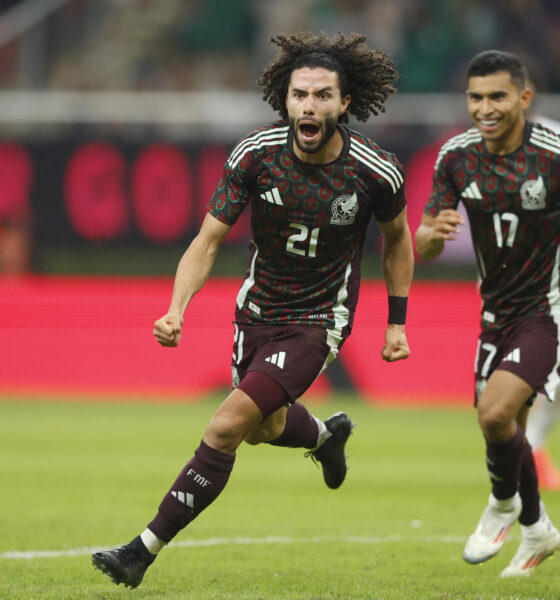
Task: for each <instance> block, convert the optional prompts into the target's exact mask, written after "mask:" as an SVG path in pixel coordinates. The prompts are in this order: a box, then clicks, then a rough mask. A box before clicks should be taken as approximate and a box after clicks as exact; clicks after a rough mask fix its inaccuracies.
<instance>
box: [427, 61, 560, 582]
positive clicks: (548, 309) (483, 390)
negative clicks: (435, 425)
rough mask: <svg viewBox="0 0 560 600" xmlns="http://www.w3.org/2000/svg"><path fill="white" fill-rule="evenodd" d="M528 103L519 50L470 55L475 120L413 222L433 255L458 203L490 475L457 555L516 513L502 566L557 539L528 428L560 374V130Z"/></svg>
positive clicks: (489, 550) (510, 569)
mask: <svg viewBox="0 0 560 600" xmlns="http://www.w3.org/2000/svg"><path fill="white" fill-rule="evenodd" d="M530 102H531V90H530V89H529V88H528V87H527V86H526V85H525V76H524V68H523V66H522V64H521V63H520V61H519V59H518V57H516V56H515V55H512V54H509V53H506V52H501V51H495V50H489V51H487V52H483V53H481V54H478V55H477V56H475V57H474V58H473V59H472V61H471V62H470V65H469V69H468V89H467V105H468V110H469V113H470V115H471V117H472V119H473V121H474V124H475V127H474V128H473V129H469V130H468V131H466V132H465V133H463V134H461V135H458V136H455V137H453V138H452V139H450V140H449V141H448V142H447V143H445V144H444V145H443V147H442V148H441V151H440V153H439V156H438V159H437V161H436V165H435V174H434V183H433V188H432V193H431V196H430V198H429V200H428V203H427V205H426V209H425V213H424V215H423V217H422V222H421V225H420V227H419V228H418V230H417V232H416V247H417V250H418V252H419V254H420V255H421V256H422V257H423V258H425V259H431V258H434V257H435V256H437V255H438V254H439V253H440V252H441V251H442V250H443V247H444V245H445V243H446V242H451V241H453V240H454V239H455V238H456V236H457V235H459V234H460V231H461V224H462V223H463V218H462V216H461V214H460V213H459V212H457V210H456V209H457V205H458V203H459V201H461V202H463V204H464V206H465V209H466V211H467V214H468V219H469V223H470V228H471V233H472V239H473V244H474V247H475V251H476V257H477V265H478V272H479V277H480V293H481V296H482V315H481V329H482V331H481V334H480V337H479V343H478V352H477V356H476V365H475V370H476V373H475V376H476V390H475V404H476V407H477V411H478V421H479V424H480V428H481V430H482V434H483V436H484V439H485V441H486V464H487V468H488V473H489V476H490V481H491V485H492V492H491V494H490V499H489V502H488V506H487V507H486V509H485V510H484V512H483V513H482V517H481V518H480V521H479V523H478V525H477V526H476V529H475V530H474V533H473V534H472V535H471V536H470V537H469V539H468V541H467V544H466V546H465V548H464V550H463V558H464V559H465V560H466V561H467V562H468V563H472V564H477V563H481V562H484V561H486V560H488V559H489V558H492V557H493V556H495V555H496V554H497V553H498V552H499V551H500V549H501V547H502V545H503V543H504V540H505V539H506V536H507V534H508V532H509V530H510V528H511V527H512V525H513V524H514V523H515V521H516V520H517V519H519V522H520V524H521V545H520V546H519V549H518V551H517V553H516V554H515V556H514V557H513V559H512V560H511V562H510V563H509V565H508V566H507V567H506V568H505V569H504V570H503V571H502V577H511V576H517V575H531V574H532V573H533V571H534V570H535V568H536V566H537V565H538V564H539V563H540V562H541V561H542V560H543V559H544V558H546V557H547V556H549V555H551V554H552V553H553V552H554V551H555V550H557V549H558V548H560V532H558V531H557V530H556V528H555V527H554V526H553V525H552V523H551V521H550V519H549V517H548V516H547V514H546V512H545V508H544V505H543V503H542V501H541V500H540V497H539V491H538V481H537V474H536V471H535V464H534V462H533V456H532V452H531V446H530V445H529V443H528V442H527V440H526V438H525V433H524V430H525V424H526V419H527V414H528V410H529V407H530V405H531V403H532V401H533V399H534V398H535V395H536V393H537V392H543V393H545V394H546V395H547V396H548V398H550V399H553V398H554V391H555V389H556V387H557V385H558V382H559V378H560V364H559V357H560V354H559V353H558V337H559V336H558V333H559V332H558V328H559V324H560V288H559V286H560V249H559V240H560V138H559V137H558V135H556V134H554V133H553V132H552V131H550V130H548V129H546V128H544V127H542V126H541V125H539V124H538V123H532V122H530V121H527V120H526V119H525V116H524V111H525V110H526V109H527V108H528V107H529V104H530Z"/></svg>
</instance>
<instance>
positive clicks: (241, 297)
mask: <svg viewBox="0 0 560 600" xmlns="http://www.w3.org/2000/svg"><path fill="white" fill-rule="evenodd" d="M253 244H255V243H254V242H253ZM258 253H259V249H258V248H257V245H256V244H255V255H254V256H253V260H252V261H251V266H250V268H249V275H248V276H247V279H245V281H244V282H243V284H242V286H241V287H240V288H239V293H238V294H237V301H236V302H237V307H238V308H239V309H242V308H243V304H244V303H245V299H246V298H247V294H248V293H249V290H250V289H251V288H252V287H253V286H254V285H255V263H256V262H257V255H258Z"/></svg>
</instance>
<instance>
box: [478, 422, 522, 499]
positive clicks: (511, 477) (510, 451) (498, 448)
mask: <svg viewBox="0 0 560 600" xmlns="http://www.w3.org/2000/svg"><path fill="white" fill-rule="evenodd" d="M524 437H525V436H524V434H523V430H522V429H521V427H519V425H518V426H517V430H516V432H515V434H514V436H513V437H511V438H510V439H509V440H506V441H505V442H490V441H488V440H486V466H487V467H488V474H489V475H490V481H491V482H492V493H493V494H494V497H495V498H496V499H498V500H506V499H507V498H511V497H512V496H515V493H516V492H517V489H518V487H519V479H520V477H521V461H522V455H523V444H524Z"/></svg>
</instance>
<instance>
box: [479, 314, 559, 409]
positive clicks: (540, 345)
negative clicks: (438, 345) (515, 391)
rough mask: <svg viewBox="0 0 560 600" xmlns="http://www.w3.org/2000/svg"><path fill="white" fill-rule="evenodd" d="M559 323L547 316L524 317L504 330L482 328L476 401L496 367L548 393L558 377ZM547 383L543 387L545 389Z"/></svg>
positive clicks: (538, 390) (539, 390)
mask: <svg viewBox="0 0 560 600" xmlns="http://www.w3.org/2000/svg"><path fill="white" fill-rule="evenodd" d="M558 368H559V365H558V327H557V325H556V323H555V322H554V321H553V319H552V318H550V317H536V318H534V319H523V320H522V321H519V322H517V323H515V324H514V325H512V326H511V327H508V328H506V329H505V330H503V331H498V332H494V331H490V332H482V333H481V334H480V337H479V339H478V349H477V353H476V360H475V383H476V387H475V404H476V402H477V401H478V396H479V395H480V393H481V392H482V390H483V389H484V386H485V385H486V381H487V380H488V379H489V377H490V376H491V375H492V373H493V372H494V371H496V370H501V371H509V372H510V373H514V374H515V375H517V376H518V377H520V378H521V379H523V381H525V382H526V383H528V384H529V385H530V386H531V387H532V388H533V390H534V391H535V393H536V392H544V393H547V394H548V395H549V396H550V397H553V396H552V395H551V391H552V390H553V388H554V387H555V386H553V385H551V383H552V381H553V380H554V381H556V382H557V381H558V375H559V371H558ZM545 386H546V389H545Z"/></svg>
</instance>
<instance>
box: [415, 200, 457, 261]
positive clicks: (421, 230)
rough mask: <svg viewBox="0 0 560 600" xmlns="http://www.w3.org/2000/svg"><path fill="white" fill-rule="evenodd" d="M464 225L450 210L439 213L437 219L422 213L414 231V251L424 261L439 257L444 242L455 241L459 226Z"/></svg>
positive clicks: (455, 212)
mask: <svg viewBox="0 0 560 600" xmlns="http://www.w3.org/2000/svg"><path fill="white" fill-rule="evenodd" d="M464 223H465V220H464V219H463V217H462V215H461V214H460V213H459V212H457V211H456V210H454V209H452V208H446V209H444V210H442V211H440V212H439V213H438V215H437V217H432V216H431V215H429V214H427V213H424V214H423V215H422V221H421V223H420V226H419V227H418V229H417V230H416V235H415V241H416V251H417V252H418V254H419V255H420V256H421V257H422V258H423V259H424V260H432V258H435V257H436V256H439V254H441V252H442V250H443V248H444V245H445V242H446V241H451V240H454V239H456V236H457V235H458V234H459V233H461V229H460V227H459V225H463V224H464Z"/></svg>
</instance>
